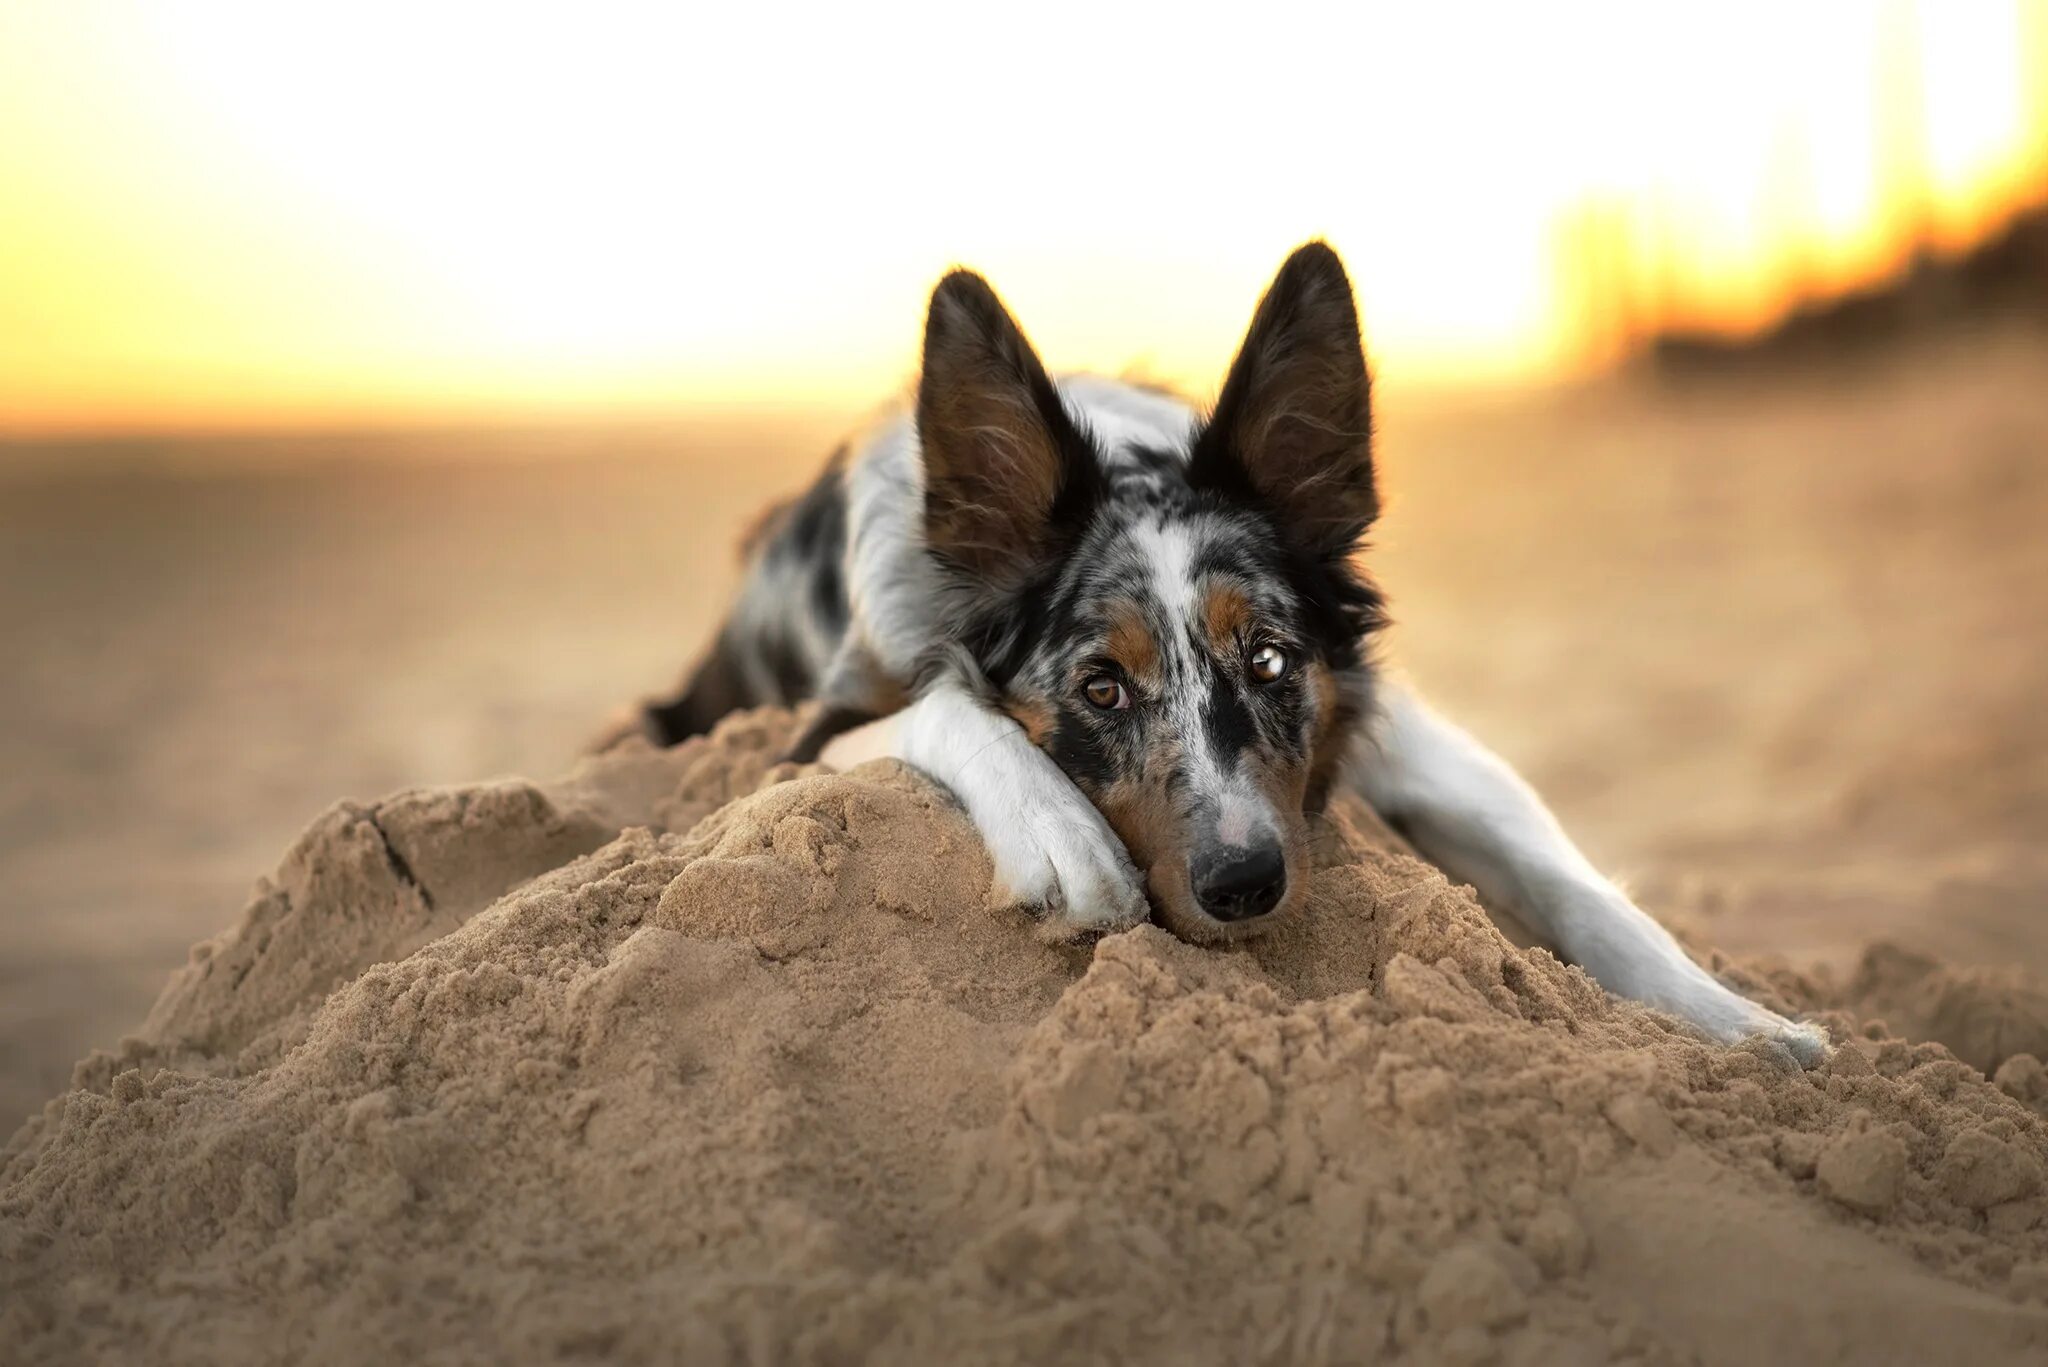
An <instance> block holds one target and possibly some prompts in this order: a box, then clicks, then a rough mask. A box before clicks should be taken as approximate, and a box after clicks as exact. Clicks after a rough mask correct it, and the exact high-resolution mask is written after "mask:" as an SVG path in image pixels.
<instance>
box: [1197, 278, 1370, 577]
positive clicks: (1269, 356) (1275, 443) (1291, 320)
mask: <svg viewBox="0 0 2048 1367" xmlns="http://www.w3.org/2000/svg"><path fill="white" fill-rule="evenodd" d="M1188 480H1189V482H1190V483H1191V484H1193V485H1195V487H1197V488H1209V489H1215V490H1217V491H1219V492H1222V493H1224V494H1227V495H1232V496H1236V497H1249V498H1251V499H1253V500H1254V501H1257V502H1262V503H1264V504H1266V505H1267V506H1269V507H1270V508H1272V509H1273V511H1274V512H1275V513H1276V514H1277V515H1278V516H1279V518H1280V521H1281V524H1282V527H1283V528H1284V530H1285V531H1286V532H1287V534H1288V535H1290V536H1292V537H1296V538H1299V539H1300V541H1301V543H1302V544H1304V545H1305V546H1307V547H1308V548H1309V549H1310V550H1312V551H1313V552H1315V553H1316V554H1318V555H1343V554H1345V553H1347V552H1349V551H1350V550H1351V549H1352V547H1353V546H1354V545H1356V544H1357V541H1358V538H1359V537H1360V536H1362V535H1364V533H1365V529H1366V528H1367V527H1369V526H1371V525H1372V521H1373V519H1374V518H1376V517H1378V516H1379V511H1380V505H1379V494H1378V492H1377V491H1376V490H1375V488H1374V486H1373V470H1372V381H1371V380H1370V379H1369V378H1368V377H1367V375H1366V370H1365V348H1364V345H1363V343H1362V342H1361V340H1360V338H1359V334H1358V309H1357V306H1356V305H1354V304H1353V303H1352V299H1351V281H1350V279H1349V278H1348V277H1347V276H1346V275H1345V274H1344V266H1343V263H1342V262H1340V261H1338V260H1337V253H1335V252H1333V251H1331V250H1330V248H1329V247H1328V246H1326V245H1325V244H1323V243H1321V242H1311V243H1309V244H1307V245H1306V246H1303V247H1299V248H1297V249H1296V250H1295V252H1294V254H1293V255H1292V256H1290V257H1288V258H1287V262H1286V264H1285V265H1283V266H1281V267H1280V274H1279V275H1277V276H1275V277H1274V279H1273V284H1272V287H1271V288H1270V289H1268V290H1267V291H1266V297H1265V298H1264V299H1261V300H1260V301H1259V308H1258V312H1257V313H1255V314H1253V315H1252V326H1251V330H1250V331H1249V332H1248V333H1246V334H1245V339H1244V345H1243V346H1242V347H1240V348H1239V349H1238V353H1237V360H1236V361H1235V362H1234V363H1233V364H1232V365H1231V367H1230V376H1229V378H1228V379H1226V380H1225V381H1224V382H1223V392H1222V394H1221V395H1220V396H1219V397H1218V398H1217V400H1216V409H1215V412H1214V413H1212V414H1211V415H1210V417H1209V421H1208V422H1207V424H1205V425H1204V427H1203V429H1202V431H1201V433H1200V435H1199V436H1198V437H1197V438H1196V440H1195V446H1194V451H1193V454H1192V455H1191V456H1190V458H1189V461H1188Z"/></svg>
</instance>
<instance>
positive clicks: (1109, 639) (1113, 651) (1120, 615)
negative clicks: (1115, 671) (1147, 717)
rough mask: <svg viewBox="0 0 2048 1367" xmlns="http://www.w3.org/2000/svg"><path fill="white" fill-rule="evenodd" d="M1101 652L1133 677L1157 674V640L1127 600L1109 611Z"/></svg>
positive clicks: (1148, 678)
mask: <svg viewBox="0 0 2048 1367" xmlns="http://www.w3.org/2000/svg"><path fill="white" fill-rule="evenodd" d="M1103 653H1104V654H1106V655H1108V656H1109V658H1110V659H1112V660H1115V661H1116V662H1117V665H1118V666H1119V667H1120V668H1121V669H1122V670H1123V671H1124V673H1125V674H1127V675H1129V676H1130V677H1131V678H1133V679H1140V680H1156V679H1158V677H1159V643H1158V642H1156V641H1154V640H1153V639H1152V633H1151V632H1149V631H1147V630H1146V629H1145V619H1144V618H1143V617H1141V616H1139V615H1138V610H1137V608H1135V607H1133V606H1132V605H1131V604H1129V603H1122V604H1119V605H1118V606H1117V607H1116V608H1115V609H1114V610H1113V611H1112V613H1111V615H1110V619H1109V631H1108V633H1107V634H1106V635H1105V636H1104V637H1103Z"/></svg>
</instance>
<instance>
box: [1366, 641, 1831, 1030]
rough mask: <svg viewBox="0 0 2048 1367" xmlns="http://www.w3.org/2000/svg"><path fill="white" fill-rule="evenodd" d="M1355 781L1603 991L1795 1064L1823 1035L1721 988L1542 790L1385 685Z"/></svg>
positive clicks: (1425, 849)
mask: <svg viewBox="0 0 2048 1367" xmlns="http://www.w3.org/2000/svg"><path fill="white" fill-rule="evenodd" d="M1380 707H1381V711H1380V713H1379V715H1378V716H1377V717H1376V718H1375V720H1374V724H1373V726H1372V729H1371V731H1370V734H1369V735H1368V737H1367V738H1366V740H1365V742H1364V743H1363V744H1362V745H1361V747H1360V749H1359V752H1358V755H1357V759H1356V762H1355V764H1354V765H1353V774H1352V779H1353V782H1354V783H1355V784H1356V786H1357V788H1358V790H1359V791H1360V792H1361V793H1362V794H1363V795H1364V796H1365V798H1366V800H1367V801H1368V802H1370V803H1371V804H1372V805H1373V807H1374V808H1375V809H1376V810H1377V811H1378V812H1379V813H1380V814H1381V815H1382V816H1384V817H1386V818H1387V819H1388V820H1389V821H1391V822H1393V823H1394V824H1396V825H1398V826H1399V827H1400V828H1401V829H1402V830H1403V831H1404V832H1405V833H1406V834H1407V835H1408V837H1409V839H1410V840H1411V841H1412V842H1413V843H1414V845H1415V847H1416V849H1417V850H1418V851H1420V852H1421V853H1422V855H1423V856H1424V857H1425V858H1427V859H1429V860H1430V861H1431V862H1432V863H1434V864H1436V865H1437V866H1438V867H1440V868H1442V869H1443V870H1444V872H1446V873H1448V874H1449V875H1450V876H1451V877H1453V878H1455V879H1459V880H1461V881H1463V882H1467V883H1470V884H1471V885H1472V886H1473V887H1474V888H1476V889H1477V890H1478V892H1479V895H1480V896H1481V897H1482V898H1484V899H1485V900H1487V901H1488V902H1490V903H1492V904H1493V905H1495V906H1498V907H1501V908H1504V909H1505V910H1507V911H1508V913H1509V914H1511V915H1514V916H1516V917H1518V918H1519V919H1520V920H1521V921H1522V922H1523V923H1524V924H1525V925H1527V926H1528V927H1529V929H1531V930H1532V931H1534V932H1535V933H1536V934H1538V935H1539V936H1542V937H1543V938H1544V939H1546V940H1547V941H1548V942H1549V943H1550V944H1551V945H1553V946H1555V947H1556V948H1557V949H1558V950H1560V951H1561V952H1562V953H1563V955H1564V957H1566V958H1567V959H1569V960H1570V961H1571V962H1573V963H1576V964H1578V965H1579V966H1580V967H1581V968H1584V969H1585V970H1586V972H1588V973H1590V974H1591V975H1592V976H1593V978H1594V980H1595V981H1597V982H1598V983H1599V984H1600V985H1601V986H1602V987H1604V988H1606V989H1607V990H1608V991H1610V992H1614V993H1617V994H1619V995H1621V996H1624V997H1633V998H1634V999H1636V1000H1637V1001H1641V1002H1647V1003H1648V1004H1650V1005H1651V1006H1655V1007H1658V1008H1659V1009H1661V1010H1664V1011H1668V1012H1670V1013H1671V1014H1672V1015H1675V1016H1678V1017H1681V1018H1682V1019H1684V1020H1687V1021H1690V1022H1691V1023H1692V1024H1694V1025H1696V1026H1698V1027H1699V1028H1700V1029H1702V1030H1704V1031H1706V1033H1707V1034H1709V1035H1711V1036H1712V1037H1713V1038H1715V1039H1717V1040H1720V1041H1722V1042H1724V1043H1732V1042H1733V1041H1735V1040H1737V1039H1740V1038H1742V1037H1743V1036H1745V1035H1753V1034H1761V1035H1767V1036H1769V1037H1771V1038H1773V1039H1776V1040H1778V1041H1779V1042H1780V1043H1782V1044H1784V1045H1785V1046H1786V1047H1787V1048H1788V1049H1790V1050H1791V1051H1792V1052H1793V1054H1794V1055H1795V1056H1796V1057H1798V1058H1799V1060H1800V1061H1801V1062H1802V1063H1813V1062H1816V1061H1817V1060H1819V1059H1820V1058H1822V1057H1824V1056H1825V1055H1826V1052H1827V1039H1826V1037H1825V1036H1824V1035H1823V1034H1822V1033H1821V1032H1820V1031H1819V1030H1817V1029H1814V1028H1813V1027H1811V1026H1804V1025H1795V1024H1794V1023H1792V1022H1791V1021H1788V1020H1786V1019H1785V1018H1784V1017H1783V1016H1780V1015H1777V1014H1776V1013H1775V1012H1771V1011H1766V1010H1765V1009H1764V1008H1763V1007H1761V1006H1758V1005H1756V1004H1755V1003H1754V1002H1751V1001H1748V1000H1746V999H1744V998H1743V997H1741V996H1740V995H1738V994H1737V993H1735V992H1733V991H1730V990H1729V989H1728V988H1727V987H1724V986H1723V985H1722V984H1721V983H1720V982H1718V981H1716V980H1715V979H1714V977H1713V976H1712V975H1711V974H1709V973H1708V972H1707V971H1706V970H1705V969H1703V968H1701V967H1700V966H1699V965H1698V964H1696V963H1694V962H1693V961H1692V959H1691V958H1689V957H1688V956H1687V955H1686V952H1685V951H1684V950H1683V949H1681V948H1680V947H1679V945H1678V942H1677V941H1676V940H1674V939H1672V938H1671V936H1670V934H1669V933H1668V932H1667V931H1666V930H1665V929H1664V928H1663V927H1662V926H1660V925H1658V924H1657V923H1656V922H1655V921H1653V920H1651V919H1650V917H1649V916H1648V915H1647V914H1645V913H1644V912H1643V911H1641V910H1640V909H1639V908H1637V907H1636V905H1635V904H1634V903H1633V902H1631V901H1629V899H1628V897H1627V895H1626V894H1624V893H1623V892H1622V891H1621V889H1620V888H1617V887H1616V886H1615V885H1614V884H1613V883H1611V882H1609V881H1608V880H1607V879H1605V878H1603V877H1601V876H1600V874H1599V873H1598V871H1596V870H1595V869H1594V868H1593V866H1592V865H1591V864H1590V863H1588V862H1587V860H1586V857H1585V856H1584V855H1583V854H1581V853H1580V852H1579V849H1578V847H1577V846H1576V845H1574V844H1572V842H1571V838H1570V837H1569V836H1567V835H1566V834H1565V833H1564V829H1563V827H1561V826H1559V825H1558V823H1557V818H1556V817H1554V816H1552V815H1551V814H1550V811H1549V809H1548V808H1546V807H1545V806H1544V805H1543V801H1542V799H1541V798H1539V797H1537V796H1536V793H1535V792H1534V790H1532V789H1531V788H1530V787H1529V785H1528V784H1527V783H1524V782H1523V781H1522V779H1521V777H1520V776H1519V775H1517V774H1516V773H1515V771H1514V770H1513V769H1511V768H1509V767H1508V766H1507V764H1506V763H1505V762H1504V761H1502V760H1501V759H1500V757H1499V756H1497V755H1495V754H1493V753H1492V752H1491V751H1489V750H1487V749H1486V748H1485V747H1484V746H1482V745H1480V744H1479V742H1478V741H1476V740H1474V739H1472V737H1471V736H1469V735H1467V734H1466V733H1465V732H1463V731H1461V730H1459V729H1458V728H1457V727H1456V726H1453V725H1452V724H1451V723H1450V722H1447V721H1445V720H1444V719H1443V718H1442V717H1439V716H1437V715H1436V714H1435V713H1434V712H1432V711H1430V710H1429V708H1428V707H1426V706H1424V705H1423V703H1422V700H1421V699H1419V698H1417V697H1416V696H1415V695H1414V694H1413V693H1412V692H1410V691H1409V690H1408V689H1407V688H1405V687H1402V686H1401V685H1399V684H1398V683H1395V682H1393V681H1391V680H1390V681H1388V682H1387V683H1386V684H1385V685H1384V686H1383V687H1382V689H1381V692H1380Z"/></svg>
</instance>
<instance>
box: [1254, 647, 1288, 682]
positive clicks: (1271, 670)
mask: <svg viewBox="0 0 2048 1367" xmlns="http://www.w3.org/2000/svg"><path fill="white" fill-rule="evenodd" d="M1287 665H1288V660H1287V652H1286V651H1284V650H1282V649H1280V647H1278V646H1260V647H1259V648H1258V649H1257V650H1255V651H1253V652H1252V677H1253V678H1254V679H1257V680H1258V681H1259V682H1260V683H1272V682H1274V681H1275V680H1277V679H1279V678H1281V677H1283V676H1284V675H1285V674H1286V673H1287Z"/></svg>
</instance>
